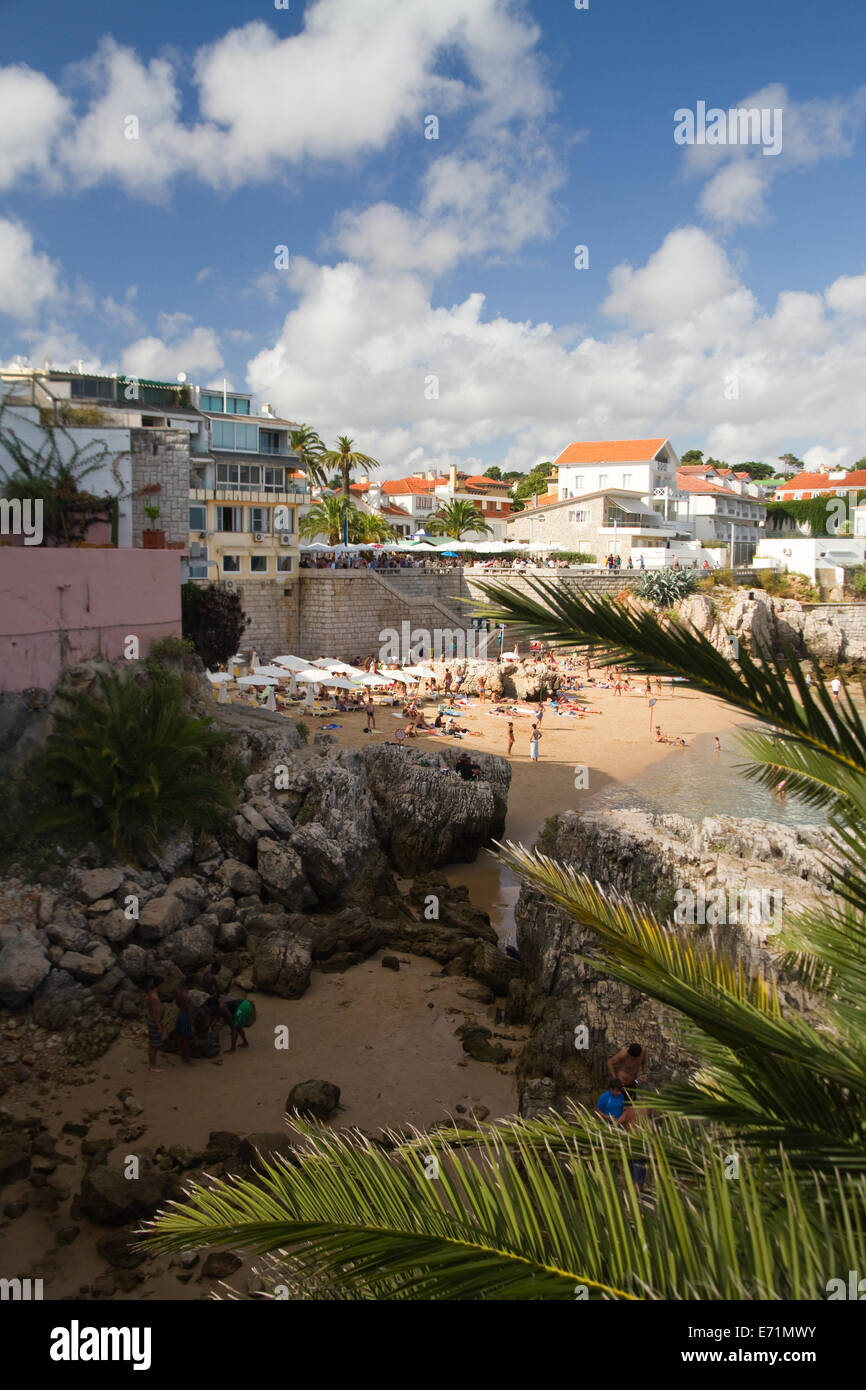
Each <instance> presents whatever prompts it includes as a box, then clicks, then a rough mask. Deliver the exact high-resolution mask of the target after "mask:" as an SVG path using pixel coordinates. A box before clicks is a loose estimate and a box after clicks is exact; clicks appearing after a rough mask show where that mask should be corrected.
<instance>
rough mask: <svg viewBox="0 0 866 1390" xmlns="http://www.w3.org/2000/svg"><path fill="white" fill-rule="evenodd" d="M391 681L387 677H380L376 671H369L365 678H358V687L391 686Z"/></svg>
mask: <svg viewBox="0 0 866 1390" xmlns="http://www.w3.org/2000/svg"><path fill="white" fill-rule="evenodd" d="M390 684H391V681H390V680H389V679H386V677H385V676H379V675H377V674H376V672H375V671H368V672H367V674H366V675H365V676H359V677H358V685H369V686H374V685H390Z"/></svg>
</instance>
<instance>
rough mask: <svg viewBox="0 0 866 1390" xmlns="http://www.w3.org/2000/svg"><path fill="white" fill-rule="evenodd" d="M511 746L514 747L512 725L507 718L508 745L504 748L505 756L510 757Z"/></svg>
mask: <svg viewBox="0 0 866 1390" xmlns="http://www.w3.org/2000/svg"><path fill="white" fill-rule="evenodd" d="M513 747H514V725H513V724H512V722H511V720H510V719H509V721H508V747H507V748H506V750H505V756H506V757H507V758H510V757H511V750H512V748H513Z"/></svg>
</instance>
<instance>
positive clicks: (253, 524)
mask: <svg viewBox="0 0 866 1390" xmlns="http://www.w3.org/2000/svg"><path fill="white" fill-rule="evenodd" d="M247 529H248V530H250V531H270V529H271V509H270V507H247Z"/></svg>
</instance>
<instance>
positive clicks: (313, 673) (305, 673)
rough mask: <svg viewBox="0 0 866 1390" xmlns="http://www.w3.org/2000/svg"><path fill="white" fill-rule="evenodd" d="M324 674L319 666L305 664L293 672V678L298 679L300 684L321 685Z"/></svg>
mask: <svg viewBox="0 0 866 1390" xmlns="http://www.w3.org/2000/svg"><path fill="white" fill-rule="evenodd" d="M325 675H326V672H325V671H322V670H321V668H317V667H313V666H305V667H304V668H303V669H302V670H300V671H296V672H295V680H297V681H300V683H301V685H322V683H323V681H322V677H323V676H325Z"/></svg>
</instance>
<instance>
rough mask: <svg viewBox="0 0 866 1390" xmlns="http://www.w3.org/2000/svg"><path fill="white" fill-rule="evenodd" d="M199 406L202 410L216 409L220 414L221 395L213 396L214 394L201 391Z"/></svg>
mask: <svg viewBox="0 0 866 1390" xmlns="http://www.w3.org/2000/svg"><path fill="white" fill-rule="evenodd" d="M201 408H202V410H218V411H219V412H220V414H222V410H223V398H222V396H214V395H209V394H205V392H204V391H203V392H202V395H201Z"/></svg>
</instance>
